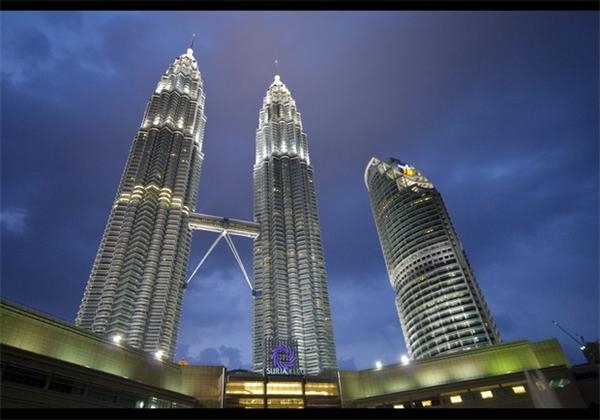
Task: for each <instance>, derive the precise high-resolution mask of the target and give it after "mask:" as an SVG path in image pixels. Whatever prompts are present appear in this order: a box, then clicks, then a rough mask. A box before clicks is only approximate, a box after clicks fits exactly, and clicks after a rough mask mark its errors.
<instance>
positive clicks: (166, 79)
mask: <svg viewBox="0 0 600 420" xmlns="http://www.w3.org/2000/svg"><path fill="white" fill-rule="evenodd" d="M204 102H205V97H204V90H203V82H202V78H201V75H200V71H199V70H198V65H197V63H196V59H195V58H194V55H193V51H192V50H191V48H190V49H188V50H187V52H186V53H185V54H182V55H181V56H179V57H178V58H177V59H176V60H175V61H174V62H173V63H172V64H171V65H170V67H169V68H168V69H167V71H166V72H165V74H164V75H163V76H162V78H161V79H160V81H159V83H158V85H157V87H156V89H155V91H154V93H153V94H152V96H151V97H150V100H149V101H148V105H147V107H146V112H145V114H144V117H143V119H142V124H141V127H140V129H139V131H138V133H137V135H136V136H135V137H134V139H133V144H132V146H131V151H130V153H129V158H128V160H127V164H126V166H125V170H124V171H123V176H122V177H121V182H120V184H119V187H118V190H117V195H116V198H115V200H114V203H113V207H112V210H111V212H110V216H109V218H108V222H107V224H106V228H105V230H104V235H103V236H102V240H101V241H100V246H99V249H98V253H97V255H96V259H95V261H94V265H93V267H92V273H91V275H90V278H89V280H88V283H87V286H86V288H85V291H84V294H83V298H82V300H81V305H80V307H79V311H78V313H77V318H76V321H75V322H76V324H77V325H79V326H81V327H83V328H86V329H88V330H91V331H92V332H94V333H96V334H99V335H102V336H105V337H113V338H115V339H116V340H122V341H123V342H124V343H127V344H129V345H131V346H133V347H136V348H139V349H143V350H145V351H147V352H152V353H155V354H158V355H162V357H166V358H168V359H170V358H172V357H173V355H174V354H175V349H176V345H177V336H178V332H179V320H180V316H181V303H182V299H183V291H184V286H185V275H186V269H187V263H188V257H189V252H190V244H191V234H192V231H191V228H190V226H189V222H190V213H192V212H193V211H194V210H195V208H196V201H197V198H198V187H199V183H200V169H201V166H202V161H203V159H204V155H203V153H202V142H203V137H204V126H205V123H206V117H205V116H204Z"/></svg>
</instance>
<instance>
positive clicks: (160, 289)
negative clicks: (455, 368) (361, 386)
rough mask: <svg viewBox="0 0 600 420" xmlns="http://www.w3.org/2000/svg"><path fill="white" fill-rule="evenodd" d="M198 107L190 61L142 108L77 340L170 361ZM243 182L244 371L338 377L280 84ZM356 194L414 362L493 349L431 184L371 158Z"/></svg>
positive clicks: (197, 152)
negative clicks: (362, 197)
mask: <svg viewBox="0 0 600 420" xmlns="http://www.w3.org/2000/svg"><path fill="white" fill-rule="evenodd" d="M204 103H205V95H204V90H203V81H202V77H201V74H200V71H199V68H198V64H197V62H196V60H195V58H194V54H193V50H192V49H191V48H189V49H188V50H187V52H186V53H185V54H182V55H181V56H179V57H178V58H177V59H176V60H175V61H174V62H173V63H172V64H171V65H170V66H169V68H168V69H167V71H166V72H165V74H164V75H163V76H162V78H161V79H160V81H159V83H158V85H157V87H156V89H155V91H154V93H153V94H152V96H151V98H150V100H149V102H148V105H147V108H146V112H145V114H144V117H143V120H142V124H141V127H140V129H139V131H138V133H137V135H136V136H135V137H134V140H133V145H132V147H131V151H130V154H129V158H128V161H127V164H126V167H125V170H124V173H123V176H122V179H121V182H120V185H119V188H118V191H117V195H116V198H115V200H114V204H113V207H112V210H111V213H110V216H109V219H108V223H107V225H106V229H105V231H104V235H103V237H102V240H101V243H100V247H99V250H98V253H97V255H96V259H95V261H94V265H93V268H92V273H91V275H90V278H89V281H88V283H87V286H86V288H85V292H84V296H83V299H82V302H81V305H80V308H79V312H78V314H77V319H76V324H77V325H78V326H81V327H83V328H86V329H89V330H91V331H93V332H95V333H97V334H99V335H102V336H104V337H107V338H108V339H111V340H113V341H115V342H123V343H126V344H128V345H130V346H133V347H136V348H139V349H143V350H144V351H147V352H151V353H153V354H154V355H155V356H156V357H157V358H167V359H172V358H173V357H174V354H175V350H176V344H177V336H178V329H179V323H180V317H181V306H182V301H183V295H184V292H185V286H186V272H187V265H188V259H189V254H190V244H191V237H192V229H193V227H192V226H191V224H193V219H194V218H195V217H196V218H197V216H198V215H195V214H194V212H195V210H196V201H197V198H198V188H199V183H200V171H201V166H202V161H203V159H204V154H203V152H202V144H203V138H204V127H205V124H206V117H205V114H204ZM253 171H254V222H256V223H257V224H258V236H257V237H256V238H255V239H254V257H253V268H254V276H253V278H254V288H255V289H256V290H260V291H261V293H260V294H256V295H253V298H252V299H253V324H252V349H253V356H252V366H253V367H252V369H253V370H254V371H257V372H262V373H266V374H290V373H292V374H306V375H316V374H320V373H323V372H328V371H335V370H336V369H337V361H336V360H337V357H336V352H335V345H334V338H333V328H332V321H331V310H330V304H329V296H328V290H327V276H326V270H325V262H324V258H323V245H322V240H321V229H320V225H319V217H318V212H317V203H316V193H315V185H314V173H313V168H312V166H311V163H310V155H309V150H308V144H307V136H306V133H305V132H304V131H303V128H302V121H301V118H300V113H299V111H298V109H297V106H296V103H295V101H294V98H293V97H292V95H291V93H290V91H289V90H288V88H287V87H286V85H285V84H284V83H283V82H282V81H281V79H280V76H279V75H276V76H275V80H274V81H273V83H271V85H270V86H269V88H268V90H267V93H266V95H265V97H264V99H263V105H262V108H261V109H260V113H259V125H258V129H257V131H256V155H255V163H254V170H253ZM365 182H366V183H367V188H368V189H369V191H370V196H371V203H372V207H373V212H374V216H375V220H376V223H377V228H378V232H379V237H380V241H381V244H382V248H383V251H384V256H385V260H386V264H387V268H388V273H389V276H390V280H391V282H392V286H393V287H394V291H395V294H396V303H397V308H398V313H399V315H400V320H401V324H402V329H403V332H404V337H405V340H406V343H407V346H408V348H409V352H410V354H411V357H413V358H425V357H430V356H435V355H437V354H442V353H446V352H452V351H456V350H461V349H467V348H470V347H479V346H482V345H488V344H493V343H496V342H498V341H499V335H498V333H497V330H496V328H495V326H494V323H493V320H492V318H491V315H490V314H489V311H488V310H487V307H486V305H485V302H484V300H483V297H482V295H481V292H480V291H479V288H478V286H477V283H476V280H475V277H474V275H473V272H472V270H471V269H470V267H469V264H468V262H467V259H466V256H465V254H464V252H463V251H462V248H461V246H460V242H459V240H458V237H457V235H456V232H455V231H454V228H453V226H452V223H451V221H450V218H449V216H448V214H447V212H446V210H445V208H444V206H443V202H442V200H441V197H440V195H439V194H438V193H437V192H436V190H435V189H434V188H433V186H432V185H431V183H430V182H429V181H428V180H427V179H426V178H425V177H423V176H422V175H421V174H420V173H419V172H418V171H417V170H416V169H415V168H413V167H411V166H410V165H406V164H403V163H401V162H399V161H396V160H391V161H390V162H388V163H385V162H381V161H380V160H378V159H376V158H373V159H372V160H371V162H369V165H368V166H367V170H366V173H365ZM215 219H217V218H215ZM211 220H212V219H211ZM224 223H226V222H224Z"/></svg>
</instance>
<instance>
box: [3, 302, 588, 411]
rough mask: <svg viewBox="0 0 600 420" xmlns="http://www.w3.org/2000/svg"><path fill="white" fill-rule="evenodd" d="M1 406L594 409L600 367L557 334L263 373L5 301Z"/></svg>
mask: <svg viewBox="0 0 600 420" xmlns="http://www.w3.org/2000/svg"><path fill="white" fill-rule="evenodd" d="M0 321H1V325H0V326H1V328H0V343H1V348H0V350H1V354H0V356H1V367H2V382H1V384H2V385H1V389H0V391H1V392H0V394H1V400H0V402H1V406H2V408H23V407H29V408H34V407H48V408H51V407H69V408H76V407H79V408H102V407H104V408H140V409H151V408H214V409H217V408H226V409H227V408H323V409H325V408H390V409H409V408H503V407H506V408H534V407H546V408H552V407H554V408H559V407H560V408H586V407H596V408H597V406H598V364H597V362H596V363H593V361H592V362H591V363H587V364H583V365H577V366H571V365H570V364H569V362H568V360H567V358H566V357H565V355H564V353H563V351H562V349H561V347H560V345H559V343H558V341H557V340H555V339H551V340H544V341H539V342H529V341H526V340H521V341H514V342H509V343H503V344H497V345H492V346H487V347H484V348H479V349H473V350H470V351H464V352H460V353H456V354H451V355H443V356H438V357H434V358H429V359H426V360H418V361H412V362H411V363H410V364H407V365H402V364H394V365H388V366H384V367H382V368H380V369H365V370H357V371H351V370H336V371H330V372H328V373H326V374H323V375H316V376H298V375H286V374H285V373H282V374H279V375H262V374H258V373H255V372H250V371H240V370H234V371H229V370H227V369H226V368H225V367H223V366H194V365H187V364H185V363H181V364H179V363H173V362H171V361H169V360H159V359H157V358H155V357H154V356H153V355H152V354H151V353H148V352H144V351H143V350H140V349H136V348H134V347H132V346H129V345H126V344H123V343H115V342H113V341H111V340H106V339H103V338H102V337H100V336H98V335H96V334H93V333H91V332H89V331H87V330H85V329H83V328H79V327H76V326H73V325H72V324H69V323H66V322H63V321H60V320H57V319H55V318H53V317H51V316H49V315H46V314H43V313H40V312H37V311H33V310H31V309H28V308H26V307H23V306H20V305H17V304H14V303H10V302H7V301H1V302H0Z"/></svg>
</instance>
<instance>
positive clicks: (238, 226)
mask: <svg viewBox="0 0 600 420" xmlns="http://www.w3.org/2000/svg"><path fill="white" fill-rule="evenodd" d="M189 226H190V229H192V230H203V231H207V232H215V233H218V234H219V236H218V237H217V239H215V241H214V242H213V243H212V245H211V246H210V248H208V251H206V254H204V257H202V259H201V260H200V262H199V263H198V265H197V266H196V268H195V269H194V271H193V272H192V274H191V275H190V277H189V278H188V279H187V281H186V282H185V286H186V287H187V285H188V284H189V283H190V281H191V280H192V279H193V278H194V275H196V273H197V272H198V270H199V269H200V267H201V266H202V264H204V261H206V259H207V258H208V256H209V255H210V253H211V252H212V250H213V249H214V248H215V247H216V246H217V244H218V243H219V242H220V241H221V239H223V238H225V241H226V242H227V245H228V246H229V249H230V250H231V253H232V254H233V256H234V257H235V260H236V261H237V263H238V265H239V267H240V269H241V270H242V274H243V275H244V279H245V280H246V283H248V286H249V287H250V291H251V292H252V296H254V297H260V296H261V295H262V292H261V291H259V290H255V289H254V287H253V286H252V282H251V281H250V278H249V277H248V273H247V272H246V269H245V267H244V263H243V262H242V259H241V257H240V254H239V253H238V251H237V249H236V247H235V244H234V243H233V240H232V239H231V235H235V236H243V237H245V238H251V239H252V240H254V239H256V238H257V237H258V235H259V233H260V225H259V224H258V223H255V222H248V221H246V220H238V219H230V218H227V217H219V216H211V215H209V214H201V213H192V214H190V219H189Z"/></svg>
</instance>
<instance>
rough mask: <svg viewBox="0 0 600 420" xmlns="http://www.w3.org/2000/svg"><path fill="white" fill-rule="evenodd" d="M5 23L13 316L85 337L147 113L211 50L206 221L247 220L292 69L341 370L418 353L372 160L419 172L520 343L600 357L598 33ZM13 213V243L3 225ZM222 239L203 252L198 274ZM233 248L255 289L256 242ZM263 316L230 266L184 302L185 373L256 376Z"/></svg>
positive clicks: (157, 19)
mask: <svg viewBox="0 0 600 420" xmlns="http://www.w3.org/2000/svg"><path fill="white" fill-rule="evenodd" d="M0 20H1V22H0V23H1V25H0V31H1V35H2V36H1V37H0V43H1V44H0V46H1V48H0V58H1V59H2V72H1V75H2V76H1V80H0V83H1V85H0V88H1V89H2V107H1V109H0V112H1V114H0V116H1V121H2V124H1V130H2V131H1V134H2V137H1V138H2V165H1V171H2V173H1V174H2V181H1V182H2V188H1V194H2V215H3V216H2V217H3V219H2V220H3V222H2V224H3V231H2V250H1V252H2V267H1V274H2V297H4V298H7V299H11V300H16V301H19V302H21V303H24V304H26V305H27V306H31V307H34V308H37V309H40V310H43V311H45V312H48V313H50V314H52V315H54V316H57V317H59V318H62V319H65V320H68V321H72V320H73V318H74V316H75V312H76V311H77V307H78V305H79V301H80V299H81V293H82V291H83V288H84V286H85V282H86V280H87V277H88V275H89V272H90V269H91V265H92V262H93V258H94V256H95V253H96V250H97V246H98V244H99V242H100V238H101V235H102V232H103V229H104V225H105V223H106V220H107V217H108V213H109V211H110V207H111V205H112V200H113V199H114V194H115V191H116V188H117V186H118V182H119V178H120V176H121V173H122V170H123V167H124V164H125V162H126V159H127V154H128V152H129V147H130V145H131V140H132V138H133V136H134V135H135V133H136V130H137V129H138V126H139V123H140V121H141V118H142V115H143V112H144V109H145V106H146V102H147V100H148V97H149V96H150V94H151V92H152V90H153V89H154V88H155V86H156V83H157V81H158V79H159V78H160V75H161V74H162V73H163V72H164V71H165V69H166V68H167V66H168V64H169V63H170V62H171V61H172V60H173V59H174V58H175V57H176V56H177V55H179V54H181V53H182V52H183V51H184V50H185V48H186V47H187V46H188V43H189V40H190V36H191V34H192V33H196V34H197V36H196V40H195V55H196V57H197V59H198V62H199V64H200V69H201V71H202V76H203V79H204V82H205V86H204V87H205V92H206V97H207V101H206V114H207V116H208V122H207V126H206V134H205V139H204V152H205V156H206V158H205V162H204V165H203V168H202V176H201V185H200V194H199V200H198V205H197V210H198V211H200V212H206V213H210V214H216V215H222V216H228V217H235V218H241V219H251V217H252V165H253V163H254V136H255V130H256V128H257V122H258V109H259V107H260V105H261V101H262V98H263V96H264V94H265V91H266V89H267V87H268V85H269V83H270V82H271V79H272V75H273V73H274V66H273V60H274V59H275V58H278V60H279V63H280V72H281V74H282V80H283V81H284V82H285V83H286V84H287V86H288V87H289V88H290V90H291V91H292V93H293V95H294V97H295V99H296V102H297V104H298V107H299V109H300V111H301V112H302V120H303V125H304V129H305V131H306V132H307V134H308V139H309V147H310V155H311V162H312V164H313V166H314V169H315V176H316V188H317V194H318V197H317V200H318V204H319V212H320V220H321V226H322V235H323V242H324V251H325V258H326V267H327V270H328V273H329V282H330V299H331V305H332V309H333V314H332V319H333V323H334V329H335V330H334V334H335V337H336V344H337V351H338V358H339V360H340V364H342V363H343V364H344V365H347V366H349V367H352V366H356V367H357V368H365V367H371V366H373V364H374V362H375V360H379V359H381V360H382V361H383V362H384V363H395V362H397V360H398V357H399V355H400V354H402V353H404V352H405V348H404V344H403V339H402V334H401V331H400V327H399V323H398V317H397V314H396V308H395V306H394V299H393V292H392V289H391V287H390V285H389V281H388V279H387V273H386V271H385V264H384V261H383V256H382V254H381V249H380V245H379V242H378V239H377V232H376V230H375V224H374V221H373V216H372V214H371V209H370V204H369V199H368V194H367V190H366V187H365V185H364V181H363V173H364V168H365V166H366V164H367V162H368V161H369V159H370V158H371V156H379V157H382V158H387V157H390V156H395V157H398V158H400V159H402V160H405V161H408V162H411V163H413V164H414V165H415V166H417V167H418V168H419V169H420V170H422V171H423V173H425V175H426V176H427V177H429V178H430V179H431V180H432V182H433V183H434V184H435V185H436V187H437V188H438V189H439V191H440V192H441V193H442V195H443V197H444V200H445V203H446V206H447V208H448V210H449V212H450V215H451V217H452V219H453V221H454V223H455V225H456V228H457V230H458V233H459V236H460V238H461V241H462V242H463V245H464V247H465V249H466V252H467V254H468V256H469V260H470V262H471V264H472V265H473V268H474V270H475V273H476V275H477V277H478V280H479V282H480V283H481V287H482V289H483V292H484V295H485V297H486V300H487V302H488V304H489V306H490V308H491V310H492V313H493V314H494V315H495V316H496V320H497V322H498V324H499V326H500V330H501V333H502V336H503V337H504V339H505V340H510V339H518V338H527V339H531V340H534V339H545V338H549V337H557V338H559V339H560V340H561V343H562V344H563V347H564V349H565V351H566V352H567V354H568V355H569V357H570V358H571V360H574V361H578V360H582V358H581V356H580V355H579V354H578V350H577V347H576V346H575V345H574V343H570V342H569V338H568V337H565V336H564V334H563V335H561V332H560V331H557V330H556V328H555V327H554V326H553V325H552V323H551V320H552V319H557V320H559V322H561V324H563V323H564V325H565V326H571V327H572V328H573V329H574V330H577V331H578V332H579V333H581V334H582V335H584V336H585V337H586V338H589V339H593V338H595V337H596V336H597V335H598V330H599V329H598V328H599V326H598V318H599V317H598V315H599V314H598V283H597V279H598V278H599V273H598V257H597V256H598V251H599V250H598V235H597V232H598V218H597V215H598V190H599V183H598V172H599V171H598V169H599V168H598V153H599V150H598V140H597V139H598V137H599V133H598V124H597V120H598V117H597V116H598V112H599V109H598V95H597V92H598V77H597V75H598V61H599V60H598V37H597V34H598V21H597V16H596V14H595V13H592V12H569V13H557V12H544V13H529V12H520V13H513V12H502V13H478V12H468V13H444V12H428V13H424V12H417V13H408V12H386V13H378V12H369V13H365V12H345V13H340V12H299V13H287V12H260V13H245V12H199V13H191V12H186V13H176V12H154V13H140V12H120V13H112V12H94V13H75V12H42V13H30V12H19V13H12V12H5V13H2V15H0ZM140 34H143V36H140ZM17 210H18V211H19V212H22V213H19V214H25V215H26V216H24V217H23V218H22V219H19V217H20V216H19V217H17V218H16V219H15V218H14V217H13V218H12V219H10V220H12V221H13V222H12V223H13V224H12V225H11V226H13V227H16V226H22V225H19V223H20V222H19V220H22V221H23V223H25V226H26V228H25V229H22V230H21V231H20V233H19V234H18V235H17V234H13V233H14V232H13V233H10V232H9V231H8V230H7V227H8V225H7V224H6V223H8V222H7V221H6V220H8V219H6V217H7V216H6V215H10V214H13V215H14V213H10V212H14V211H17ZM11 217H12V216H11ZM214 238H215V236H214V235H213V234H210V233H207V232H197V233H195V236H194V239H193V245H192V256H191V258H190V268H189V272H190V273H191V271H192V269H193V267H194V266H195V265H196V264H197V262H198V261H199V260H200V258H201V257H202V255H203V254H204V252H205V251H206V250H207V249H208V247H209V246H210V244H211V243H212V241H213V240H214ZM235 241H236V246H238V248H239V250H240V253H241V254H242V258H243V259H244V261H245V264H246V268H248V269H249V268H250V267H251V253H252V247H251V242H250V241H247V240H244V239H237V238H236V239H235ZM251 299H252V298H251V297H250V294H249V290H248V288H247V285H246V284H245V281H244V280H243V277H242V276H241V273H240V271H239V268H238V267H237V265H236V264H235V260H234V258H233V256H232V255H231V254H230V252H229V250H228V249H227V247H226V245H225V244H224V243H223V244H220V245H219V246H218V247H217V248H216V249H215V252H214V254H213V255H212V256H211V257H210V258H209V259H208V260H207V261H206V263H205V266H204V267H202V269H201V270H200V271H199V273H198V276H197V277H196V278H195V279H194V280H193V282H192V283H191V284H190V287H189V288H188V291H187V294H186V297H185V299H184V305H183V318H182V326H181V332H180V337H179V348H178V352H177V353H178V357H183V356H186V357H189V360H190V361H195V362H200V361H201V360H205V361H206V363H217V364H228V365H229V367H230V368H237V367H239V366H237V365H241V366H243V367H248V366H249V364H250V361H251V355H250V353H251V350H250V334H251V333H250V331H251ZM238 350H239V352H238ZM374 352H376V353H377V354H374Z"/></svg>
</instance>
